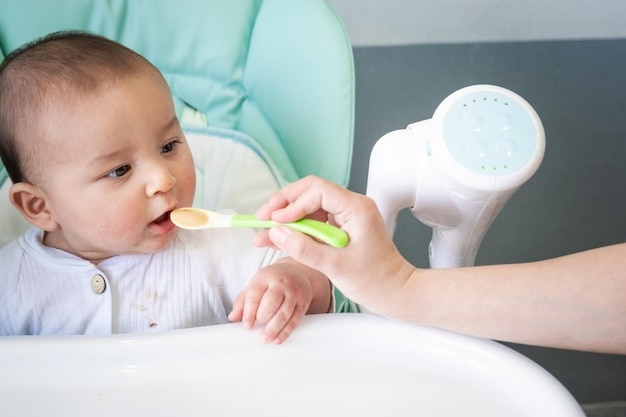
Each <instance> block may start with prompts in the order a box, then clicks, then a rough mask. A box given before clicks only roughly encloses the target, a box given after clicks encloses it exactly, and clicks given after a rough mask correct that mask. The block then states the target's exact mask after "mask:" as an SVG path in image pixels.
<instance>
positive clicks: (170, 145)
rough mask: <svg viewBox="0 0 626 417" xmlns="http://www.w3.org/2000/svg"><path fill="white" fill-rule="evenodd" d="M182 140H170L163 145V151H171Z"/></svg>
mask: <svg viewBox="0 0 626 417" xmlns="http://www.w3.org/2000/svg"><path fill="white" fill-rule="evenodd" d="M179 143H180V141H178V140H173V141H171V142H169V143H168V144H167V145H165V146H163V147H162V148H161V153H170V152H172V151H173V150H174V147H175V146H176V145H177V144H179Z"/></svg>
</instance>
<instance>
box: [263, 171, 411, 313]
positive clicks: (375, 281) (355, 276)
mask: <svg viewBox="0 0 626 417" xmlns="http://www.w3.org/2000/svg"><path fill="white" fill-rule="evenodd" d="M256 215H257V217H259V218H260V219H264V220H267V219H272V220H274V221H276V222H279V223H285V222H290V221H295V220H298V219H301V218H304V217H309V218H313V219H316V220H320V221H327V222H329V223H330V224H333V225H335V226H337V227H340V228H342V229H343V230H344V231H345V232H346V233H348V235H349V237H350V241H349V243H348V245H347V246H346V247H344V248H334V247H331V246H328V245H326V244H324V243H321V242H318V241H316V240H315V239H313V238H311V237H309V236H306V235H304V234H301V233H299V232H296V231H294V230H291V229H289V228H286V227H274V228H272V229H270V230H265V231H262V232H260V233H259V234H258V235H257V236H256V237H255V244H257V245H259V246H268V245H272V246H275V247H277V248H279V249H281V250H283V251H285V252H286V253H288V254H289V255H290V256H291V257H292V258H294V259H295V260H296V261H298V262H301V263H303V264H305V265H308V266H310V267H312V268H315V269H318V270H320V271H321V272H322V273H324V274H326V275H327V276H328V277H329V278H330V279H331V281H332V282H333V283H334V284H335V285H336V286H337V287H338V288H339V290H340V291H342V292H343V294H344V295H346V296H347V297H348V298H350V299H352V300H353V301H355V302H357V303H360V304H364V305H366V306H367V307H368V308H369V309H370V310H372V311H380V312H384V306H385V304H386V303H388V302H389V298H387V301H385V300H384V299H381V297H379V295H380V291H396V290H398V288H401V287H402V282H398V281H404V280H406V279H408V277H409V276H410V274H411V273H412V272H413V271H414V270H415V268H414V267H413V266H412V265H411V264H410V263H409V262H407V261H406V260H405V259H404V258H403V257H402V256H401V255H400V253H399V252H398V250H397V248H396V246H395V245H394V244H393V241H392V240H391V238H390V237H389V235H388V233H387V231H386V229H385V225H384V222H383V219H382V217H381V216H380V213H379V212H378V209H377V207H376V204H375V203H374V201H373V200H371V199H370V198H368V197H366V196H364V195H361V194H357V193H354V192H351V191H348V190H346V189H344V188H343V187H341V186H339V185H337V184H334V183H331V182H329V181H326V180H323V179H321V178H317V177H313V176H309V177H306V178H304V179H302V180H299V181H296V182H294V183H291V184H289V185H287V186H286V187H284V188H283V189H282V190H280V191H278V192H276V193H275V194H274V195H272V196H271V197H270V199H269V200H268V202H267V203H266V204H265V205H264V206H263V207H261V208H260V209H259V210H258V211H257V213H256ZM389 295H390V296H392V294H389ZM379 304H380V309H379V308H378V307H379Z"/></svg>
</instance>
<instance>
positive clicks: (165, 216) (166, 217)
mask: <svg viewBox="0 0 626 417" xmlns="http://www.w3.org/2000/svg"><path fill="white" fill-rule="evenodd" d="M170 213H171V211H168V212H165V213H163V214H162V215H161V216H159V217H157V218H156V219H154V220H153V221H152V223H154V224H161V223H163V222H166V221H168V220H169V219H170Z"/></svg>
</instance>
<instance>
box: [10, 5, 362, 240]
mask: <svg viewBox="0 0 626 417" xmlns="http://www.w3.org/2000/svg"><path fill="white" fill-rule="evenodd" d="M59 30H86V31H90V32H93V33H97V34H100V35H103V36H105V37H108V38H110V39H113V40H115V41H118V42H120V43H122V44H124V45H126V46H128V47H129V48H131V49H133V50H135V51H136V52H138V53H140V54H141V55H143V56H144V57H146V58H147V59H148V60H150V61H151V62H152V63H153V64H154V65H155V66H156V67H157V68H159V70H160V71H161V72H162V73H163V75H164V77H165V79H166V80H167V82H168V84H169V86H170V89H171V92H172V95H173V98H174V102H175V106H176V111H177V115H178V117H179V120H180V121H181V123H182V125H183V128H184V130H185V133H186V136H187V138H188V140H189V142H190V144H191V147H192V151H193V154H194V160H195V163H196V170H197V183H198V186H197V192H196V199H195V201H194V205H197V206H202V207H204V208H208V209H226V208H227V209H233V210H235V211H238V212H240V213H249V212H254V211H255V210H256V208H258V207H259V206H260V205H261V204H262V203H263V202H264V201H265V200H266V199H267V197H268V196H269V195H270V194H271V193H272V192H273V191H276V190H277V189H279V187H280V186H282V185H284V184H286V183H288V182H291V181H295V180H297V179H299V178H302V177H304V176H306V175H309V174H314V175H317V176H320V177H324V178H326V179H328V180H331V181H334V182H336V183H338V184H341V185H343V186H346V185H347V184H348V178H349V174H350V163H351V159H352V142H353V123H354V122H353V120H354V68H353V61H352V49H351V45H350V42H349V40H348V37H347V35H346V32H345V30H344V27H343V25H342V23H341V21H340V20H339V19H338V17H337V16H336V14H335V13H334V12H333V10H332V9H331V8H330V6H329V5H328V4H327V3H326V2H325V1H324V0H297V1H293V0H256V1H255V0H246V1H223V0H181V1H167V0H107V1H101V0H55V1H53V2H51V1H47V0H26V1H19V2H4V4H2V6H0V58H3V57H4V56H6V54H8V53H10V52H11V51H13V50H14V49H16V48H18V47H19V46H21V45H22V44H24V43H26V42H29V41H31V40H33V39H35V38H38V37H40V36H43V35H46V34H48V33H52V32H55V31H59ZM10 183H11V181H10V180H9V179H8V178H7V173H6V170H5V168H4V166H3V165H2V164H1V163H0V213H1V214H0V246H2V245H4V244H5V243H7V242H8V241H10V240H12V239H14V238H15V237H17V236H19V235H20V234H21V233H23V232H24V231H25V230H26V229H27V228H28V227H29V225H28V223H27V222H26V221H25V220H24V219H22V218H21V216H20V215H19V214H18V213H17V211H16V210H15V209H14V208H13V207H12V206H11V204H10V202H9V201H8V198H7V197H6V195H7V194H8V189H9V188H10Z"/></svg>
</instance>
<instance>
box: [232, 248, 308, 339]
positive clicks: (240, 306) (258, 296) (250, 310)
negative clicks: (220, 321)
mask: <svg viewBox="0 0 626 417" xmlns="http://www.w3.org/2000/svg"><path fill="white" fill-rule="evenodd" d="M305 270H306V269H305ZM305 270H303V268H302V265H299V264H297V263H295V262H294V261H293V260H291V259H289V258H285V259H281V260H279V261H278V262H276V263H274V264H273V265H270V266H268V267H265V268H263V269H261V270H259V272H257V273H256V274H255V276H254V277H253V278H252V280H251V281H250V283H249V284H248V286H247V287H246V289H245V290H243V292H242V293H241V294H239V295H238V296H237V298H236V299H235V302H234V303H233V311H231V312H230V314H229V315H228V319H229V320H230V321H239V320H241V321H242V322H243V325H244V327H246V328H252V327H254V323H255V322H256V321H258V322H259V323H262V324H265V328H264V329H263V331H262V332H261V336H260V337H261V340H262V341H263V342H265V343H269V342H273V343H276V344H280V343H282V342H284V341H285V340H286V339H287V338H288V337H289V335H290V334H291V332H293V330H294V329H295V328H296V327H297V326H298V324H299V323H300V320H302V317H303V316H304V315H305V314H306V312H307V310H308V309H309V306H310V305H311V301H312V299H313V287H312V284H311V282H310V280H309V279H308V277H307V276H306V273H305V272H304V271H305Z"/></svg>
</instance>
